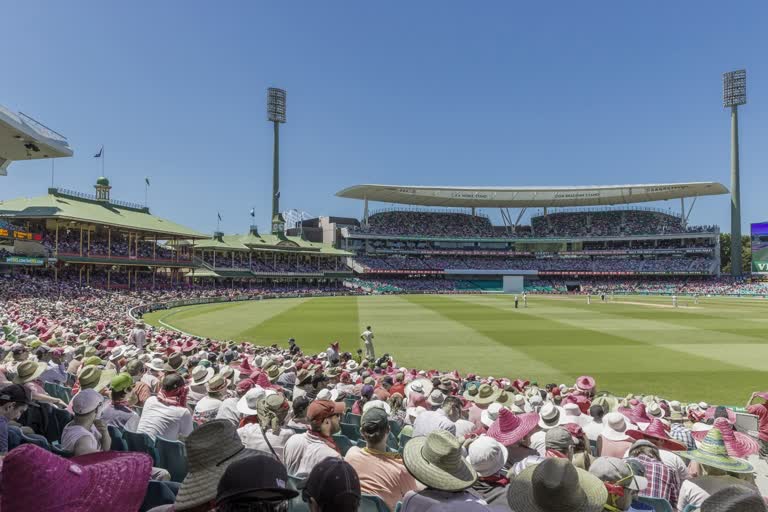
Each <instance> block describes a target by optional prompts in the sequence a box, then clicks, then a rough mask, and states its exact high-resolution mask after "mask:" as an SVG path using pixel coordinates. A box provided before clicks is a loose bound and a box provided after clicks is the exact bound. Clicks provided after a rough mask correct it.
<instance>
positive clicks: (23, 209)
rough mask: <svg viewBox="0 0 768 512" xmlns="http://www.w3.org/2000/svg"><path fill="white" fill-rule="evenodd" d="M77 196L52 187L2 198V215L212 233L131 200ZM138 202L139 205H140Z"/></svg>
mask: <svg viewBox="0 0 768 512" xmlns="http://www.w3.org/2000/svg"><path fill="white" fill-rule="evenodd" d="M82 196H83V197H77V196H75V195H70V194H67V193H61V192H59V191H57V189H49V194H48V195H46V196H41V197H34V198H21V199H11V200H9V201H0V217H6V218H15V219H50V218H54V219H66V220H75V221H79V222H87V223H91V224H97V225H104V226H112V227H117V228H124V229H130V230H133V231H142V232H149V233H157V234H158V235H164V236H170V237H178V238H187V239H201V238H208V235H206V234H204V233H200V232H199V231H195V230H193V229H190V228H187V227H185V226H182V225H180V224H176V223H175V222H171V221H169V220H165V219H162V218H160V217H157V216H155V215H152V214H151V213H149V209H147V208H140V207H134V206H128V204H127V203H125V204H120V203H119V202H115V201H111V202H103V201H96V200H95V199H90V198H88V197H86V196H85V194H82ZM136 206H138V205H136Z"/></svg>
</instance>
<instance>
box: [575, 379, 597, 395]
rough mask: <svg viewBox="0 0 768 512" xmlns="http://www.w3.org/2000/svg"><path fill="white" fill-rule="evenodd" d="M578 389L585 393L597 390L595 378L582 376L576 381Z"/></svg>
mask: <svg viewBox="0 0 768 512" xmlns="http://www.w3.org/2000/svg"><path fill="white" fill-rule="evenodd" d="M576 388H577V389H578V390H580V391H584V392H587V393H589V392H592V391H593V390H594V389H595V378H594V377H590V376H589V375H582V376H581V377H579V378H578V379H576Z"/></svg>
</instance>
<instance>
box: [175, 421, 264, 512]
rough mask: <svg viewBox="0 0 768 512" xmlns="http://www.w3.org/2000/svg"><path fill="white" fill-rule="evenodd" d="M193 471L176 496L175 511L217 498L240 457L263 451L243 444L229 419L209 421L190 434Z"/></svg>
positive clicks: (190, 457) (189, 466)
mask: <svg viewBox="0 0 768 512" xmlns="http://www.w3.org/2000/svg"><path fill="white" fill-rule="evenodd" d="M185 444H186V446H187V460H188V468H189V472H188V473H187V476H186V477H185V478H184V481H183V482H182V483H181V488H180V489H179V492H178V494H177V495H176V503H175V505H174V510H187V509H190V508H193V507H197V506H199V505H202V504H203V503H207V502H209V501H212V500H213V499H214V498H216V492H217V487H218V483H219V480H221V476H222V475H223V474H224V471H226V469H227V467H228V466H229V465H230V464H232V463H233V462H234V461H236V460H240V459H242V458H244V457H248V456H251V455H257V454H259V452H258V451H255V450H248V449H246V448H245V446H243V443H242V441H241V440H240V436H238V435H237V431H236V427H235V425H234V424H233V423H232V422H231V421H229V420H223V419H222V420H213V421H209V422H207V423H205V424H203V425H202V426H200V427H199V428H198V429H197V430H195V431H193V432H192V433H191V434H190V435H189V437H187V439H186V442H185Z"/></svg>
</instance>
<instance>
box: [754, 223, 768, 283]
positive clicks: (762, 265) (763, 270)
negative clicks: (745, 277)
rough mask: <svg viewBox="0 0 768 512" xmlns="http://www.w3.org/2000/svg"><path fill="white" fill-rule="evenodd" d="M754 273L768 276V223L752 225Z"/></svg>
mask: <svg viewBox="0 0 768 512" xmlns="http://www.w3.org/2000/svg"><path fill="white" fill-rule="evenodd" d="M752 273H753V274H766V275H768V222H761V223H759V224H752Z"/></svg>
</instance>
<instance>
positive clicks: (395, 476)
mask: <svg viewBox="0 0 768 512" xmlns="http://www.w3.org/2000/svg"><path fill="white" fill-rule="evenodd" d="M344 460H346V461H347V462H349V464H350V465H351V466H352V467H353V468H355V471H357V476H358V477H359V478H360V489H361V490H362V491H363V493H365V494H373V495H374V496H378V497H379V498H381V499H382V500H383V501H384V503H386V504H387V506H388V507H389V509H390V510H395V506H397V502H398V501H401V500H402V499H403V496H405V493H407V492H408V491H416V490H418V489H419V488H420V487H419V484H418V483H417V482H416V479H414V478H413V477H412V476H411V474H410V473H408V470H407V469H405V464H403V459H402V457H400V455H399V454H391V453H390V454H381V453H379V452H375V451H369V450H368V449H367V448H358V447H357V446H353V447H352V448H350V449H349V451H348V452H347V454H346V456H344Z"/></svg>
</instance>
